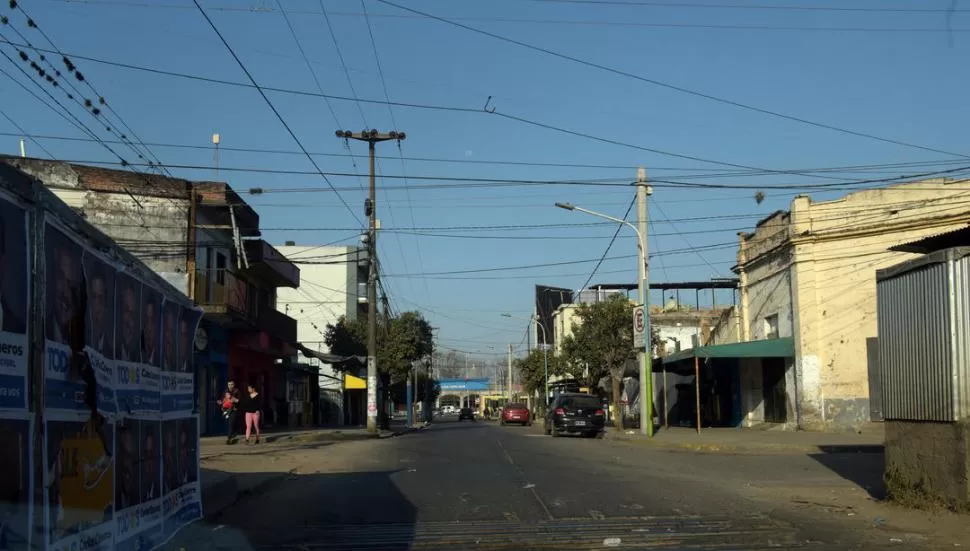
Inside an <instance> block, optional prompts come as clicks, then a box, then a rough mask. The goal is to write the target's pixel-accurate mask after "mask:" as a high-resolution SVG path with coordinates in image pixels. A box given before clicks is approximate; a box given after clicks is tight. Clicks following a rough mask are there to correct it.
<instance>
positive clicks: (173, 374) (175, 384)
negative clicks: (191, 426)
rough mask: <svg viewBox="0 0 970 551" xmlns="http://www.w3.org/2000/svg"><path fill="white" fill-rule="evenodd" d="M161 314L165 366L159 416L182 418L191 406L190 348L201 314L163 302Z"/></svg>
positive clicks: (192, 392)
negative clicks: (160, 414)
mask: <svg viewBox="0 0 970 551" xmlns="http://www.w3.org/2000/svg"><path fill="white" fill-rule="evenodd" d="M162 312H163V317H162V343H163V346H162V363H163V365H164V366H166V367H165V369H163V371H162V417H163V418H164V419H172V418H178V417H186V416H188V415H190V414H191V413H192V410H193V407H194V405H195V395H194V386H195V374H194V373H193V372H192V369H191V366H192V361H191V358H192V353H191V348H192V343H193V340H194V339H192V337H194V335H195V331H196V328H197V327H198V325H199V321H200V320H201V318H202V315H201V314H202V312H201V311H199V310H196V309H191V308H183V307H181V306H179V305H178V304H177V303H174V302H170V301H166V302H165V303H164V306H163V308H162ZM187 349H188V350H187ZM168 358H171V361H169V360H168Z"/></svg>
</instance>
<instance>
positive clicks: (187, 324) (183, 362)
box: [177, 308, 202, 373]
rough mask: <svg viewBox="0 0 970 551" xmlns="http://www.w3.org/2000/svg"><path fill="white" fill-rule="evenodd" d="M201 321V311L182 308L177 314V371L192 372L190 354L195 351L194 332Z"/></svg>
mask: <svg viewBox="0 0 970 551" xmlns="http://www.w3.org/2000/svg"><path fill="white" fill-rule="evenodd" d="M200 321H202V311H201V310H198V309H194V308H182V309H181V314H180V316H179V338H178V343H177V346H178V357H179V361H178V366H177V367H178V371H181V372H182V373H192V372H193V369H192V354H193V353H194V351H195V332H196V330H197V329H198V328H199V322H200Z"/></svg>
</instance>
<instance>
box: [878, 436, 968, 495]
mask: <svg viewBox="0 0 970 551" xmlns="http://www.w3.org/2000/svg"><path fill="white" fill-rule="evenodd" d="M885 480H886V490H887V491H888V493H889V497H890V498H893V499H896V500H899V501H901V502H902V503H903V504H904V505H914V504H916V502H919V501H924V500H927V501H930V502H935V503H940V502H942V503H943V504H945V505H948V506H950V507H953V508H958V509H966V508H968V507H970V423H968V422H967V421H963V422H960V423H929V422H913V421H886V474H885Z"/></svg>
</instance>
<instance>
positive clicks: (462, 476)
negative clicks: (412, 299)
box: [176, 419, 919, 551]
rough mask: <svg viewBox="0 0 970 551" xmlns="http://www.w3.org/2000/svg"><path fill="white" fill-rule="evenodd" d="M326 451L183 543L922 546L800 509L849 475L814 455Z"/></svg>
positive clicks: (375, 445)
mask: <svg viewBox="0 0 970 551" xmlns="http://www.w3.org/2000/svg"><path fill="white" fill-rule="evenodd" d="M316 453H317V455H309V456H307V457H308V459H307V464H306V467H304V468H302V469H300V472H299V473H295V474H292V475H290V476H289V477H287V478H286V479H285V480H284V481H283V482H280V483H279V484H277V485H276V486H275V487H273V488H270V489H268V490H266V491H265V492H263V493H261V494H259V495H253V496H249V497H247V498H244V499H242V500H240V501H239V502H237V503H236V504H235V505H234V506H233V507H231V508H230V509H228V510H226V511H225V512H223V513H221V514H220V515H219V516H218V517H217V518H213V519H208V520H207V521H205V522H200V523H197V524H195V525H192V526H190V527H188V528H186V529H185V530H184V531H183V532H184V533H183V534H181V536H180V538H179V540H178V541H177V543H176V546H177V547H182V548H184V549H187V550H189V549H190V550H193V551H195V550H197V549H198V550H204V549H279V550H283V549H298V550H313V549H612V548H618V549H743V550H760V549H769V548H778V547H781V548H788V549H791V548H801V547H805V548H811V549H824V550H829V549H872V548H874V547H878V546H883V545H888V546H896V547H897V548H898V547H899V546H900V545H901V544H903V546H904V547H906V548H907V549H913V548H916V547H917V544H918V543H919V542H918V541H915V540H907V539H906V537H907V536H906V535H904V534H899V535H894V534H889V535H887V534H886V533H885V532H881V531H872V530H868V529H864V528H863V527H862V525H861V524H858V525H857V524H852V523H851V522H849V521H848V520H847V519H844V518H843V517H844V515H842V514H841V513H840V514H832V512H831V511H828V510H825V509H824V508H819V507H806V506H802V507H799V506H798V504H797V503H794V504H793V503H791V502H790V499H789V498H790V497H791V496H790V495H785V494H786V492H789V490H784V491H782V492H780V493H781V494H783V495H780V496H779V495H778V494H779V492H778V491H773V488H774V490H777V489H778V488H787V487H790V486H791V485H792V484H801V485H803V486H806V487H811V486H813V485H814V484H820V483H822V481H823V480H825V481H829V483H831V480H833V479H838V480H841V479H840V478H839V477H837V476H834V475H833V472H832V468H833V466H832V465H826V464H824V462H820V461H818V460H815V459H812V458H808V457H805V456H798V457H793V458H782V459H779V458H777V457H740V456H732V455H713V454H711V455H708V454H693V453H683V452H670V451H666V452H665V451H658V450H652V449H646V448H644V447H642V446H641V447H637V446H633V445H629V444H624V443H620V442H614V441H610V440H609V439H605V440H599V439H583V438H552V437H548V436H545V435H543V434H542V433H541V431H540V430H539V429H538V428H537V427H532V428H526V427H501V426H499V425H497V424H495V423H484V422H476V423H470V422H467V421H466V422H462V423H459V422H457V421H453V420H449V419H444V420H439V421H438V422H436V423H435V424H434V425H433V426H432V427H430V428H428V429H426V430H424V431H421V432H418V433H413V434H408V435H404V436H400V437H396V438H391V439H386V440H374V441H362V442H348V443H341V444H339V445H334V446H328V447H325V448H322V449H320V450H317V452H316ZM863 470H869V469H867V468H865V465H863ZM876 476H878V474H877V475H876ZM796 479H797V480H796ZM773 485H774V486H773ZM845 486H846V487H847V488H849V487H850V486H851V487H852V488H854V489H856V490H858V487H857V486H856V485H855V484H854V483H850V482H848V481H845ZM858 491H861V490H858ZM891 536H893V537H891ZM895 536H898V537H895Z"/></svg>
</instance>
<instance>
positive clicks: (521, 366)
mask: <svg viewBox="0 0 970 551" xmlns="http://www.w3.org/2000/svg"><path fill="white" fill-rule="evenodd" d="M548 358H549V376H550V377H552V376H554V375H564V374H565V373H566V364H565V362H563V360H562V358H561V357H560V356H555V355H553V354H549V357H548ZM514 368H515V369H516V370H518V372H519V377H520V378H521V379H520V380H521V381H522V387H523V388H524V390H525V391H526V392H527V393H529V394H530V395H531V394H533V393H535V391H537V390H539V391H544V390H545V386H546V374H545V365H544V363H543V352H542V350H532V351H531V352H529V355H528V356H526V357H525V358H519V359H517V360H515V364H514ZM540 394H541V392H540Z"/></svg>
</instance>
